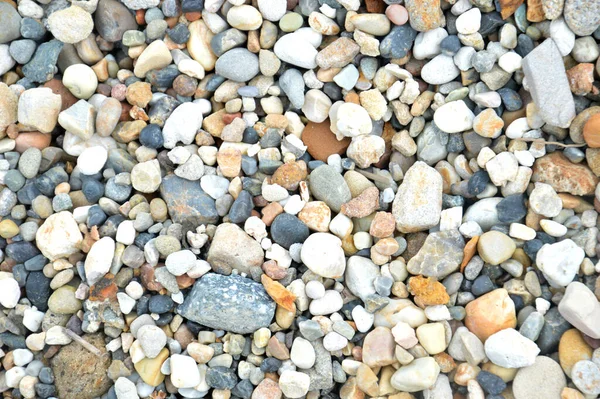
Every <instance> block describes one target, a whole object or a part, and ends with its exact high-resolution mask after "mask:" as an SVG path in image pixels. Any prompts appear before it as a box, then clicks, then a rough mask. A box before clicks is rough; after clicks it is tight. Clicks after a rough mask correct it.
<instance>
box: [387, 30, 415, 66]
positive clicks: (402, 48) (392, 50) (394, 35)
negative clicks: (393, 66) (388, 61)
mask: <svg viewBox="0 0 600 399" xmlns="http://www.w3.org/2000/svg"><path fill="white" fill-rule="evenodd" d="M415 37H417V31H416V30H414V29H413V28H411V26H410V25H409V24H405V25H402V26H394V27H393V28H392V30H391V32H390V33H388V34H387V36H386V37H384V38H383V40H382V41H381V44H380V45H379V52H380V53H381V56H382V57H384V58H404V57H405V56H406V54H408V51H409V50H410V49H411V48H412V45H413V42H414V41H415Z"/></svg>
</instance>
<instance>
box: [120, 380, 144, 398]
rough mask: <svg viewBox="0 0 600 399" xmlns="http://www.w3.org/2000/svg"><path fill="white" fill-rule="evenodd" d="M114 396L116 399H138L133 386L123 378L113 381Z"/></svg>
mask: <svg viewBox="0 0 600 399" xmlns="http://www.w3.org/2000/svg"><path fill="white" fill-rule="evenodd" d="M115 395H116V396H117V399H139V396H138V394H137V389H136V387H135V384H134V383H133V382H131V381H130V380H128V379H127V378H125V377H119V378H118V379H117V381H115Z"/></svg>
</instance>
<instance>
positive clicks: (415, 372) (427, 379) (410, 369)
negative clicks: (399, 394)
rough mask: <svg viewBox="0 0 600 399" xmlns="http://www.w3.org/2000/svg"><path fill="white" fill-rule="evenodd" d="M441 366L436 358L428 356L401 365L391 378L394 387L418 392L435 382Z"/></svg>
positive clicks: (404, 390)
mask: <svg viewBox="0 0 600 399" xmlns="http://www.w3.org/2000/svg"><path fill="white" fill-rule="evenodd" d="M439 373H440V366H438V364H437V363H436V361H435V360H434V358H432V357H429V356H426V357H421V358H418V359H415V360H413V361H412V362H411V363H410V364H408V365H406V366H402V367H400V368H399V369H398V370H397V371H396V372H395V373H394V374H393V375H392V378H391V380H390V382H391V385H392V387H394V388H395V389H397V390H399V391H403V392H418V391H422V390H424V389H427V388H430V387H431V386H433V384H435V382H436V380H437V377H438V375H439Z"/></svg>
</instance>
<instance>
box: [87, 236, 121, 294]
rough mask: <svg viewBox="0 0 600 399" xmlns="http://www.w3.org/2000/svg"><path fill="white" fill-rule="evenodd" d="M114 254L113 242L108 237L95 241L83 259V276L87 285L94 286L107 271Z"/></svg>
mask: <svg viewBox="0 0 600 399" xmlns="http://www.w3.org/2000/svg"><path fill="white" fill-rule="evenodd" d="M114 254H115V242H114V241H113V239H112V238H110V237H102V238H101V239H100V240H98V241H96V242H95V243H94V245H92V248H91V249H90V252H89V253H88V255H87V257H86V258H85V266H84V267H85V276H86V279H87V283H88V284H89V285H90V286H92V285H94V284H96V283H97V282H98V281H99V280H100V279H101V278H102V277H103V276H104V275H105V274H106V273H108V271H109V270H110V266H111V264H112V260H113V257H114Z"/></svg>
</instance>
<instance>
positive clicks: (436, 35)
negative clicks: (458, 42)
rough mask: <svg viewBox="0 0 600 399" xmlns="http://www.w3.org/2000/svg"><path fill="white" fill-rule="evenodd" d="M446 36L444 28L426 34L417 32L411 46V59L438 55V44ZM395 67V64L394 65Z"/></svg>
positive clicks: (439, 50) (422, 58) (439, 51)
mask: <svg viewBox="0 0 600 399" xmlns="http://www.w3.org/2000/svg"><path fill="white" fill-rule="evenodd" d="M447 36H448V32H446V29H444V28H435V29H431V30H428V31H427V32H419V34H418V35H417V37H416V38H415V43H414V45H413V49H412V51H413V57H415V59H417V60H424V59H427V58H433V57H435V56H436V55H438V54H440V53H441V52H442V50H441V49H440V44H441V43H442V40H444V39H445V38H446V37H447ZM394 65H395V64H394Z"/></svg>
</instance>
